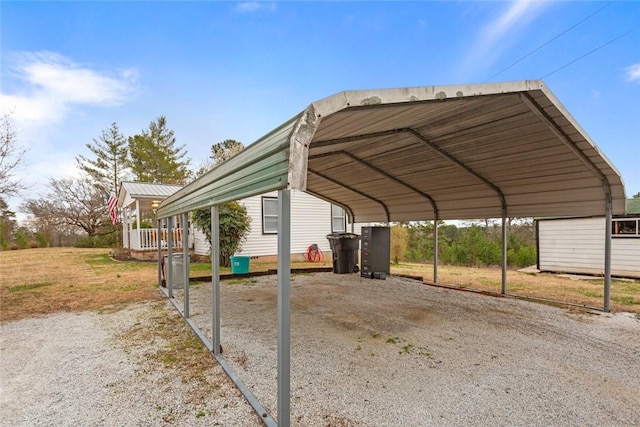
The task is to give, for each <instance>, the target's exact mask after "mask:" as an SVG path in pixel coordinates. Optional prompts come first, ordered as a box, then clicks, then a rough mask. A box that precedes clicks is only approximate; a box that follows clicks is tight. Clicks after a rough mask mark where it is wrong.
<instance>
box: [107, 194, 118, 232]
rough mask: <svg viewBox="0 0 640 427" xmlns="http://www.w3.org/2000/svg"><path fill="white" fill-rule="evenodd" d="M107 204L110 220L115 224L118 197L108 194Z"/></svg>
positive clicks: (116, 221) (116, 220)
mask: <svg viewBox="0 0 640 427" xmlns="http://www.w3.org/2000/svg"><path fill="white" fill-rule="evenodd" d="M107 204H108V205H109V216H110V217H111V222H112V223H113V224H114V225H115V224H117V223H118V199H117V198H116V197H113V196H112V195H111V194H109V201H108V202H107Z"/></svg>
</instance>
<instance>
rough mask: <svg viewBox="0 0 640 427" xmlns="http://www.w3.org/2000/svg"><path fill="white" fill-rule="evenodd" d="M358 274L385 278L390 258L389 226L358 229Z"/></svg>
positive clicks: (373, 277) (372, 277)
mask: <svg viewBox="0 0 640 427" xmlns="http://www.w3.org/2000/svg"><path fill="white" fill-rule="evenodd" d="M360 246H361V247H360V258H361V261H362V262H361V263H360V264H361V270H360V276H362V277H368V278H371V279H385V278H386V277H387V275H388V274H389V267H390V264H391V263H390V259H391V229H390V228H389V227H362V230H361V231H360Z"/></svg>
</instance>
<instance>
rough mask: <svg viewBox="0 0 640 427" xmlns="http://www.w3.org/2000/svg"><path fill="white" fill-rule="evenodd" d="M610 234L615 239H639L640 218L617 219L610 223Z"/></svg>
mask: <svg viewBox="0 0 640 427" xmlns="http://www.w3.org/2000/svg"><path fill="white" fill-rule="evenodd" d="M611 234H612V235H613V236H615V237H640V218H619V219H614V220H613V221H611Z"/></svg>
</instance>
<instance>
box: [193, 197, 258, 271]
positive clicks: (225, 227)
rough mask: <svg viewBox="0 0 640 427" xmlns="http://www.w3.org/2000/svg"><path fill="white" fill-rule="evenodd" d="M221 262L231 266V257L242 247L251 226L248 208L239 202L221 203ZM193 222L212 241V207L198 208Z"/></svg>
mask: <svg viewBox="0 0 640 427" xmlns="http://www.w3.org/2000/svg"><path fill="white" fill-rule="evenodd" d="M219 218H220V264H221V265H222V266H224V267H230V266H231V257H232V256H233V254H235V253H236V251H237V250H238V249H240V248H241V246H242V243H243V242H244V240H245V238H246V235H247V233H248V232H249V230H250V228H251V218H250V217H249V215H247V208H245V207H244V206H242V205H240V204H239V203H237V202H228V203H224V204H222V205H220V211H219ZM193 222H194V224H196V225H197V226H198V227H199V228H200V229H201V230H202V231H203V232H204V233H205V235H206V236H207V240H208V241H209V243H211V209H198V210H196V211H194V213H193Z"/></svg>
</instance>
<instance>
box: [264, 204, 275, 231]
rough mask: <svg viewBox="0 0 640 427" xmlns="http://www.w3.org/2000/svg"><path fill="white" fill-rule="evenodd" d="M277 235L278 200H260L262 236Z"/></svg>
mask: <svg viewBox="0 0 640 427" xmlns="http://www.w3.org/2000/svg"><path fill="white" fill-rule="evenodd" d="M277 233H278V198H277V197H263V198H262V234H277Z"/></svg>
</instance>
